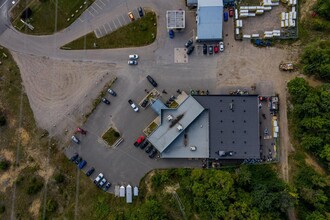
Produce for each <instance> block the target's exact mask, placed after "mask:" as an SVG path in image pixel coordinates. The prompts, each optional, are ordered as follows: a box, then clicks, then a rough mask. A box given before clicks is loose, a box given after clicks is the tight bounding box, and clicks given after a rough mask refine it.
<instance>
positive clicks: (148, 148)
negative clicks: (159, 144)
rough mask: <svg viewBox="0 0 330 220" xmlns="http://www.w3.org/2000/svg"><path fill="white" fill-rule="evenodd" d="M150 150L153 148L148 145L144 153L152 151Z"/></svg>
mask: <svg viewBox="0 0 330 220" xmlns="http://www.w3.org/2000/svg"><path fill="white" fill-rule="evenodd" d="M152 149H154V146H152V145H150V146H149V147H147V148H146V150H145V151H146V153H147V154H148V153H150V152H151V151H152Z"/></svg>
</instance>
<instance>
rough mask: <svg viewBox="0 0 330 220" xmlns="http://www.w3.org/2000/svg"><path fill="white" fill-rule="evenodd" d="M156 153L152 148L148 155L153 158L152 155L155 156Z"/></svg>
mask: <svg viewBox="0 0 330 220" xmlns="http://www.w3.org/2000/svg"><path fill="white" fill-rule="evenodd" d="M156 154H157V150H156V149H155V148H154V149H152V151H151V152H150V153H149V157H150V158H154V157H155V156H156Z"/></svg>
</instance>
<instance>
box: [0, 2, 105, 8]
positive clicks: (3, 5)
mask: <svg viewBox="0 0 330 220" xmlns="http://www.w3.org/2000/svg"><path fill="white" fill-rule="evenodd" d="M108 1H109V0H108ZM7 2H8V0H7V1H5V2H4V3H3V4H2V5H1V6H0V8H2V7H3V6H4V5H5V4H6V3H7Z"/></svg>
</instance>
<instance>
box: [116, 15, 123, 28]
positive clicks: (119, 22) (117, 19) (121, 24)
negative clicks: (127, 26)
mask: <svg viewBox="0 0 330 220" xmlns="http://www.w3.org/2000/svg"><path fill="white" fill-rule="evenodd" d="M117 20H118V22H119V24H120V27H121V26H123V25H122V24H121V22H120V20H119V17H118V18H117Z"/></svg>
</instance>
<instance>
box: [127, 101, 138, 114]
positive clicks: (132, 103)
mask: <svg viewBox="0 0 330 220" xmlns="http://www.w3.org/2000/svg"><path fill="white" fill-rule="evenodd" d="M128 103H129V104H130V105H131V107H132V108H133V110H134V111H135V112H138V111H139V108H138V107H137V106H136V105H135V103H134V102H133V101H132V100H131V99H130V100H128Z"/></svg>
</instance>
